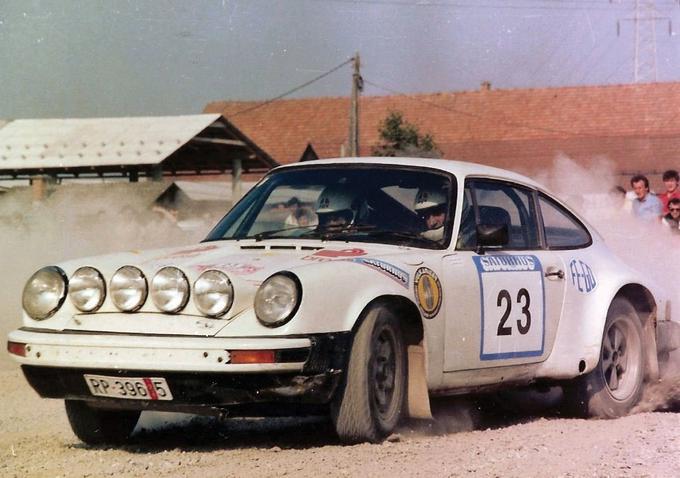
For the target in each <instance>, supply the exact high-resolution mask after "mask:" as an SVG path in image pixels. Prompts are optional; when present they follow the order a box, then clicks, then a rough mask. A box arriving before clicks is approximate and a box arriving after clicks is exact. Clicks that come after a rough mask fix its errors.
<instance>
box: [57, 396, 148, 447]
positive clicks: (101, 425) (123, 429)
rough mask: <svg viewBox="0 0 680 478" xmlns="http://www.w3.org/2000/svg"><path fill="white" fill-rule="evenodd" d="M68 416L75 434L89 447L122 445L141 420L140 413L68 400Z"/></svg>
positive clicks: (66, 403) (66, 402)
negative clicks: (95, 406)
mask: <svg viewBox="0 0 680 478" xmlns="http://www.w3.org/2000/svg"><path fill="white" fill-rule="evenodd" d="M65 405H66V415H67V416H68V421H69V423H70V424H71V429H72V430H73V433H75V434H76V436H77V437H78V438H80V439H81V440H82V441H83V442H85V443H87V444H88V445H104V444H108V445H121V444H123V443H125V442H126V441H127V440H128V438H129V437H130V435H131V434H132V431H133V430H134V429H135V426H136V425H137V420H139V415H140V414H141V412H139V411H129V410H107V409H103V408H94V407H91V406H90V405H88V403H87V402H85V401H82V400H66V401H65Z"/></svg>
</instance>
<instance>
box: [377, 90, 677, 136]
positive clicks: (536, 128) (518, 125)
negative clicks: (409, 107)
mask: <svg viewBox="0 0 680 478" xmlns="http://www.w3.org/2000/svg"><path fill="white" fill-rule="evenodd" d="M364 83H366V84H367V85H371V86H374V87H376V88H379V89H381V90H384V91H387V92H389V93H394V94H397V95H407V96H409V97H410V98H411V99H412V100H413V101H417V102H419V103H423V104H426V105H428V106H432V107H434V108H439V109H442V110H446V111H450V112H451V113H456V114H459V115H462V116H468V117H470V118H476V119H485V117H484V116H483V115H479V114H476V113H470V112H468V111H463V110H458V109H456V108H449V107H447V106H444V105H441V104H438V103H433V102H431V101H427V100H423V99H420V98H416V97H414V96H413V95H409V94H408V93H405V92H403V91H398V90H394V89H392V88H388V87H386V86H383V85H379V84H377V83H374V82H372V81H369V80H367V79H366V78H364ZM678 115H680V113H678ZM495 121H496V122H497V123H502V124H505V125H508V126H512V127H515V128H526V129H530V130H534V131H544V132H547V133H557V134H565V135H568V136H589V137H592V138H600V137H602V136H603V135H601V134H593V133H587V132H579V133H575V132H573V131H567V130H560V129H554V128H544V127H541V126H532V125H529V124H526V123H517V122H514V121H504V120H495Z"/></svg>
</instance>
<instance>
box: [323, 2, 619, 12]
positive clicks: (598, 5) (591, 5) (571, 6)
mask: <svg viewBox="0 0 680 478" xmlns="http://www.w3.org/2000/svg"><path fill="white" fill-rule="evenodd" d="M314 1H317V2H324V3H345V4H351V5H356V6H360V5H388V6H400V7H417V8H433V7H435V8H437V7H438V8H471V9H474V8H493V9H506V10H567V11H568V10H578V11H581V10H584V9H588V10H610V11H611V10H619V9H620V8H619V7H618V6H617V5H614V6H612V4H610V3H609V2H606V3H604V2H596V1H595V0H584V2H583V3H564V4H562V5H557V4H552V5H548V4H544V5H540V4H533V5H532V4H529V5H519V4H517V3H514V4H511V3H507V2H505V3H465V2H443V1H427V2H412V1H408V0H314ZM544 1H545V0H544ZM571 1H572V2H573V1H574V0H571ZM586 1H588V3H585V2H586Z"/></svg>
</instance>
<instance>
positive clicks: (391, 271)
mask: <svg viewBox="0 0 680 478" xmlns="http://www.w3.org/2000/svg"><path fill="white" fill-rule="evenodd" d="M352 262H356V263H358V264H362V265H364V266H367V267H370V268H371V269H375V270H376V271H378V272H380V273H382V274H383V275H386V276H387V277H389V278H390V279H392V280H394V281H395V282H398V283H399V284H400V285H401V286H403V287H405V288H407V289H408V287H409V273H408V272H406V271H405V270H402V269H400V268H398V267H397V266H395V265H392V264H390V263H389V262H385V261H381V260H378V259H371V258H369V257H358V258H356V259H352Z"/></svg>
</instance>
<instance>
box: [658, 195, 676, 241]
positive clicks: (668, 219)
mask: <svg viewBox="0 0 680 478" xmlns="http://www.w3.org/2000/svg"><path fill="white" fill-rule="evenodd" d="M668 211H669V212H668V214H666V215H665V216H664V217H663V219H662V220H661V222H663V223H664V224H665V225H667V226H668V227H670V228H671V231H673V232H674V233H675V234H680V198H673V199H671V200H670V201H668Z"/></svg>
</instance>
